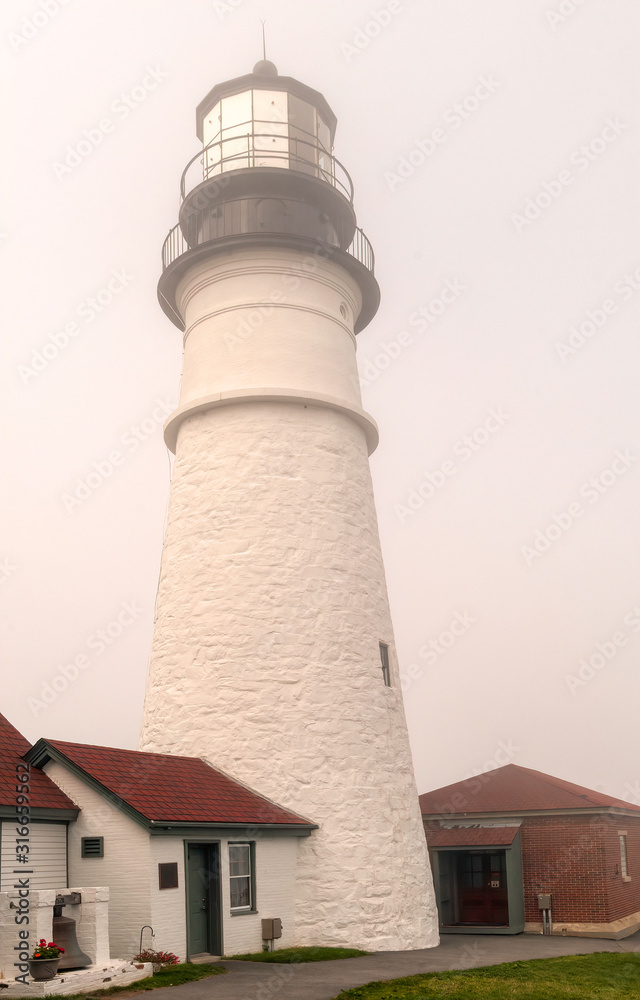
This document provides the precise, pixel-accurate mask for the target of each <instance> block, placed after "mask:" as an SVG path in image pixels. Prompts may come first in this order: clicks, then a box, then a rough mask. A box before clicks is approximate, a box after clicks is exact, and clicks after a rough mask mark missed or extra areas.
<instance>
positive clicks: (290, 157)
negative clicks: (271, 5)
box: [196, 60, 346, 193]
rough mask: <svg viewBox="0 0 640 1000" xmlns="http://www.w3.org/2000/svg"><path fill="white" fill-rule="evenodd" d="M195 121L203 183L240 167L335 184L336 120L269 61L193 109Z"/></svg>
mask: <svg viewBox="0 0 640 1000" xmlns="http://www.w3.org/2000/svg"><path fill="white" fill-rule="evenodd" d="M196 120H197V132H198V138H200V139H201V140H202V142H203V146H204V151H205V157H204V174H205V178H206V177H210V176H213V175H215V174H219V173H222V172H224V171H228V170H238V169H242V168H243V167H279V168H289V169H292V170H301V171H302V172H304V173H309V174H311V175H312V176H315V177H320V178H321V179H323V180H325V181H328V182H329V183H335V180H336V178H335V170H334V167H333V157H332V155H331V150H332V146H333V136H334V133H335V126H336V119H335V115H334V114H333V112H332V111H331V108H330V107H329V105H328V104H327V102H326V101H325V99H324V97H323V96H322V95H321V94H319V93H318V92H317V91H315V90H312V89H311V87H307V86H305V85H304V84H301V83H299V82H298V81H297V80H293V79H291V78H290V77H279V76H278V73H277V70H276V67H275V66H274V64H273V63H272V62H269V61H268V60H263V61H262V62H259V63H258V64H257V65H256V66H255V67H254V70H253V73H252V74H250V76H249V77H240V78H239V79H236V80H231V81H229V82H228V83H226V84H221V85H220V86H218V87H215V88H214V89H213V90H212V91H211V92H210V93H209V94H208V95H207V97H206V98H205V99H204V101H202V102H201V104H200V105H199V106H198V109H197V112H196ZM339 183H340V182H339ZM345 193H346V191H345Z"/></svg>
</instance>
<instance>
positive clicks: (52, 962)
mask: <svg viewBox="0 0 640 1000" xmlns="http://www.w3.org/2000/svg"><path fill="white" fill-rule="evenodd" d="M59 961H60V959H59V958H30V959H29V975H30V976H31V978H32V979H35V980H36V982H43V980H45V979H53V978H54V976H55V974H56V973H57V971H58V962H59Z"/></svg>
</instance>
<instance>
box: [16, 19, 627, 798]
mask: <svg viewBox="0 0 640 1000" xmlns="http://www.w3.org/2000/svg"><path fill="white" fill-rule="evenodd" d="M0 16H1V18H2V30H1V34H2V45H3V47H4V58H3V60H2V64H3V72H4V73H5V75H6V76H7V78H8V84H9V86H10V96H9V98H8V99H7V100H6V102H5V119H4V132H5V139H6V141H5V183H4V185H3V187H4V195H5V200H4V206H3V213H2V219H1V222H0V228H1V231H2V241H1V244H0V252H1V253H2V255H3V264H4V268H3V270H4V276H5V285H4V294H3V298H2V305H3V311H4V323H3V331H4V363H3V365H2V393H3V404H4V410H3V420H2V428H3V438H2V456H3V471H4V478H3V482H4V491H3V509H2V530H3V537H2V543H1V546H0V559H1V560H2V562H1V566H0V579H1V580H2V598H3V600H2V663H3V668H2V669H3V683H2V700H1V704H0V711H2V712H3V714H5V715H6V716H7V717H8V718H9V719H10V721H11V722H12V723H13V724H14V725H16V726H17V727H18V728H19V729H20V730H21V731H22V732H23V733H24V734H25V735H26V736H27V737H28V738H29V739H31V740H35V739H37V738H38V737H40V736H45V737H51V738H58V739H67V740H75V741H79V742H94V743H98V744H105V745H115V746H125V747H135V746H136V745H137V740H138V733H139V726H140V717H141V711H142V699H143V693H144V685H145V679H146V671H147V666H148V658H149V649H150V642H151V634H152V623H153V609H154V600H155V592H156V586H157V578H158V571H159V563H160V555H161V547H162V535H163V526H164V519H165V513H166V506H167V498H168V490H169V477H170V462H169V458H168V455H167V451H166V448H165V446H164V444H163V441H162V434H161V426H162V423H163V421H164V420H165V419H166V414H167V412H168V411H170V410H171V409H172V408H173V406H174V405H175V403H176V401H177V398H178V387H179V378H180V365H181V336H180V333H179V332H178V331H177V329H176V328H175V327H174V326H173V325H172V324H171V323H170V322H169V321H168V320H167V319H166V317H165V316H164V314H163V313H162V312H161V310H160V308H159V306H158V304H157V301H156V283H157V279H158V276H159V273H160V249H161V246H162V242H163V240H164V238H165V236H166V234H167V232H168V230H169V229H170V228H171V227H172V226H173V225H174V224H175V223H176V221H177V209H178V184H179V179H180V174H181V172H182V169H183V167H184V166H185V164H186V163H187V161H188V160H189V159H190V158H191V157H192V156H193V155H194V153H196V152H197V150H198V140H197V138H196V136H195V114H194V112H195V107H196V105H197V104H198V102H199V101H200V100H201V99H202V98H203V97H204V95H205V94H206V93H207V92H208V91H209V90H210V89H211V87H212V86H214V84H216V83H219V82H221V81H224V80H226V79H229V78H232V77H235V76H239V75H242V74H244V73H247V72H250V71H251V68H252V66H253V65H254V63H255V62H256V61H257V60H258V59H259V58H260V57H261V39H260V31H261V28H260V18H266V21H267V24H266V28H267V55H268V57H269V58H270V59H272V60H273V61H274V62H275V63H276V65H277V66H278V69H279V71H280V73H281V74H282V75H288V76H293V77H295V78H297V79H300V80H301V81H303V82H304V83H306V84H308V85H309V86H311V87H313V88H315V89H317V90H319V91H321V92H322V93H323V94H324V95H325V97H326V98H327V100H328V102H329V104H330V105H331V107H332V108H333V110H334V111H335V113H336V114H337V116H338V129H337V134H336V148H335V153H336V155H337V157H338V158H339V159H340V160H341V161H342V162H343V163H344V164H345V166H346V167H347V169H348V170H349V172H350V174H351V176H352V178H353V181H354V185H355V207H356V211H357V215H358V223H359V225H361V226H362V227H363V228H364V230H365V232H366V233H367V235H368V236H369V238H370V239H371V241H372V243H373V246H374V249H375V253H376V276H377V278H378V281H379V283H380V286H381V290H382V304H381V308H380V311H379V312H378V314H377V316H376V318H375V319H374V321H373V322H372V323H371V325H370V326H369V327H368V328H367V329H366V330H365V331H363V332H362V333H361V334H360V335H359V337H358V345H359V350H358V357H359V366H360V371H361V375H362V383H363V387H362V392H363V400H364V406H365V408H366V409H367V410H368V411H369V412H370V413H371V414H372V415H373V416H374V418H375V419H376V421H377V422H378V424H379V427H380V434H381V442H380V446H379V448H378V450H377V452H376V453H375V454H374V456H373V457H372V473H373V477H374V487H375V494H376V502H377V507H378V516H379V522H380V532H381V537H382V544H383V552H384V555H385V564H386V571H387V579H388V585H389V591H390V598H391V605H392V612H393V616H394V624H395V631H396V641H397V647H398V654H399V658H400V663H401V672H402V675H403V677H404V687H405V689H406V693H405V702H406V709H407V719H408V724H409V729H410V736H411V743H412V749H413V754H414V762H415V770H416V779H417V784H418V790H419V791H420V792H423V791H426V790H428V789H431V788H436V787H438V786H440V785H444V784H447V783H449V782H452V781H456V780H458V779H460V778H463V777H465V776H466V775H468V774H470V773H472V772H474V771H479V770H480V769H483V768H487V767H490V766H496V765H499V764H502V763H507V762H513V763H517V764H522V765H524V766H527V767H533V768H537V769H539V770H542V771H545V772H548V773H551V774H555V775H558V776H560V777H563V778H566V779H568V780H572V781H576V782H578V783H581V784H585V785H587V786H589V787H591V788H597V789H602V790H604V791H607V792H608V793H610V794H613V795H617V796H619V797H622V798H627V799H632V800H633V801H636V802H638V803H640V770H639V766H638V745H637V717H638V693H639V690H638V689H639V684H638V670H637V652H638V634H639V631H640V612H639V611H638V606H639V605H640V599H639V595H638V589H637V581H636V575H635V566H636V552H637V516H636V509H637V466H638V462H637V456H638V451H637V438H636V430H635V419H634V417H635V414H634V406H633V400H634V398H635V394H636V390H637V375H636V365H637V351H636V347H635V343H636V337H635V324H634V321H635V322H637V314H638V301H639V297H640V296H639V292H640V269H639V267H640V254H639V252H638V244H637V238H636V233H637V231H638V212H637V187H636V184H635V174H636V171H637V162H638V156H637V152H638V149H637V147H638V138H637V135H638V129H637V110H636V107H635V101H634V94H635V92H637V84H638V80H637V75H638V74H637V71H636V69H635V62H636V61H637V60H635V51H634V49H635V36H636V32H637V23H636V22H637V20H638V15H637V5H636V4H635V3H633V2H632V0H616V2H615V3H611V2H606V0H584V2H583V3H582V4H578V3H577V2H576V0H573V2H572V0H555V2H554V0H548V2H547V0H518V3H513V0H484V2H482V3H478V2H477V0H426V2H425V0H421V2H419V3H418V0H413V2H409V0H404V2H403V3H400V2H398V0H396V2H394V0H391V2H388V3H386V4H385V3H379V4H374V3H369V2H356V0H347V2H345V0H339V2H338V0H321V2H318V0H312V2H309V0H307V2H305V3H293V0H286V2H285V0H267V2H258V0H232V2H229V3H223V2H220V3H215V2H212V0H208V2H205V0H184V2H180V3H169V2H166V0H165V2H162V3H161V2H158V0H155V2H153V3H152V2H151V0H135V2H133V3H132V2H131V0H129V2H126V3H125V2H124V0H110V2H108V3H107V2H105V0H92V2H91V3H82V2H80V0H68V2H67V3H66V4H61V5H60V6H59V7H57V6H56V0H41V2H37V0H30V2H22V0H20V2H12V3H8V4H5V5H3V8H2V11H1V12H0ZM79 150H80V152H79ZM51 345H52V346H51ZM88 483H89V484H90V485H87V484H88ZM92 484H96V485H92ZM74 499H75V502H74ZM114 623H115V624H114ZM454 623H456V624H455V628H453V629H452V628H451V626H452V625H453V624H454ZM74 670H75V673H74ZM61 678H62V679H61ZM65 681H66V683H65ZM55 686H57V688H58V689H59V690H58V691H56V690H55ZM63 689H64V690H63ZM46 692H49V695H48V700H49V702H50V703H48V704H46V703H45V702H46V698H45V694H46Z"/></svg>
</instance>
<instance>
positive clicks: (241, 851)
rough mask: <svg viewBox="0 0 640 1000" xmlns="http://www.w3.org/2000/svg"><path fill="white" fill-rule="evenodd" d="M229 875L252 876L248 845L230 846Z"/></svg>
mask: <svg viewBox="0 0 640 1000" xmlns="http://www.w3.org/2000/svg"><path fill="white" fill-rule="evenodd" d="M229 874H230V875H250V874H251V862H250V848H249V845H248V844H229Z"/></svg>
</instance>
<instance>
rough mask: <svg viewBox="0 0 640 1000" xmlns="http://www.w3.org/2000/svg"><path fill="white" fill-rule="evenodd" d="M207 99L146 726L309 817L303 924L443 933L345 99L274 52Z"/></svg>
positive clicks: (301, 931) (179, 258) (325, 932)
mask: <svg viewBox="0 0 640 1000" xmlns="http://www.w3.org/2000/svg"><path fill="white" fill-rule="evenodd" d="M196 118H197V132H198V137H199V138H200V139H201V140H202V142H203V146H204V150H203V151H202V150H201V151H200V152H199V153H198V154H197V155H196V156H195V157H194V158H193V160H192V161H191V162H190V163H189V164H188V165H187V168H186V169H185V172H184V174H183V177H182V185H181V208H180V221H179V223H178V225H177V226H176V227H175V228H174V229H173V230H172V231H171V233H170V234H169V236H168V237H167V240H166V243H165V245H164V249H163V265H164V271H163V274H162V278H161V279H160V283H159V298H160V302H161V305H162V308H163V309H164V311H165V312H166V313H167V315H168V316H169V318H170V319H171V320H172V321H173V322H174V323H175V325H176V326H178V327H179V329H181V330H183V331H184V369H183V376H182V387H181V394H180V404H179V406H178V408H177V410H176V411H175V413H173V414H172V415H171V417H170V418H169V420H168V421H167V424H166V428H165V437H166V441H167V444H168V446H169V447H170V448H171V449H172V450H174V451H175V456H176V457H175V464H174V469H173V477H172V484H171V498H170V506H169V513H168V521H167V527H166V534H165V543H164V551H163V556H162V569H161V575H160V584H159V591H158V598H157V606H156V620H155V631H154V639H153V648H152V654H151V667H150V675H149V681H148V688H147V695H146V701H145V713H144V721H143V731H142V738H141V744H140V746H141V748H142V749H144V750H153V751H159V752H165V753H182V754H193V755H199V756H206V757H207V758H208V759H210V760H211V761H212V762H213V763H214V764H217V765H218V766H220V767H221V768H223V769H224V770H226V771H227V772H229V773H231V774H232V775H234V776H235V777H237V778H239V779H240V780H241V781H243V782H245V783H246V784H248V785H251V786H252V787H253V788H255V789H256V790H257V791H259V792H261V793H262V794H264V795H267V796H269V797H270V798H272V799H275V800H276V801H277V802H279V803H281V804H282V805H285V806H288V807H291V808H292V809H294V810H295V811H296V812H298V813H301V814H302V815H305V816H307V817H308V818H310V819H311V820H312V821H313V822H315V823H317V824H318V825H319V829H318V830H317V831H316V832H314V834H313V835H312V836H311V837H310V838H308V839H305V840H303V841H301V848H300V857H299V860H298V889H297V900H296V929H295V937H296V941H297V943H298V944H344V945H352V946H360V947H364V948H371V949H377V950H379V949H410V948H424V947H429V946H432V945H435V944H437V942H438V935H437V918H436V911H435V903H434V898H433V889H432V884H431V874H430V870H429V865H428V857H427V849H426V843H425V835H424V832H423V828H422V822H421V817H420V812H419V806H418V795H417V791H416V786H415V779H414V776H413V768H412V762H411V754H410V750H409V741H408V737H407V727H406V722H405V716H404V709H403V703H402V694H401V689H400V680H399V675H398V667H397V661H396V653H395V646H394V640H393V630H392V625H391V616H390V612H389V603H388V598H387V590H386V583H385V575H384V567H383V562H382V555H381V551H380V543H379V538H378V529H377V522H376V513H375V507H374V501H373V492H372V486H371V478H370V472H369V462H368V455H369V454H370V453H371V452H372V451H373V449H374V448H375V446H376V443H377V430H376V425H375V423H374V421H373V420H372V419H371V417H370V416H369V415H368V414H367V413H365V412H364V411H363V409H362V402H361V398H360V389H359V382H358V374H357V369H356V356H355V350H356V340H355V334H356V333H357V332H358V331H359V330H362V329H363V327H365V326H366V325H367V323H369V321H370V320H371V318H372V316H373V315H374V314H375V312H376V309H377V307H378V301H379V290H378V285H377V283H376V280H375V278H374V276H373V251H372V249H371V245H370V244H369V241H368V240H367V238H366V237H365V235H364V233H363V232H362V231H361V230H360V229H357V228H356V219H355V214H354V210H353V203H352V193H353V192H352V185H351V180H350V178H349V175H348V174H347V173H346V171H345V170H344V168H343V167H341V165H340V164H339V162H338V161H337V160H336V159H335V158H334V156H333V154H332V148H333V137H334V132H335V125H336V119H335V116H334V114H333V112H332V111H331V109H330V108H329V106H328V104H327V102H326V101H325V99H324V98H323V97H322V95H321V94H319V93H318V92H317V91H315V90H312V89H311V88H309V87H307V86H305V85H304V84H301V83H299V82H298V81H297V80H294V79H292V78H290V77H282V76H278V74H277V70H276V67H275V66H274V65H273V63H270V62H268V61H263V62H260V63H258V64H257V65H256V66H255V68H254V71H253V73H251V74H248V75H246V76H243V77H239V78H237V79H235V80H230V81H228V82H227V83H223V84H220V85H218V86H216V87H214V89H213V90H212V91H211V92H210V93H209V94H208V95H207V97H206V98H205V99H204V100H203V101H202V103H201V104H200V105H199V106H198V109H197V114H196ZM194 172H197V174H198V176H197V178H196V180H195V181H194V180H193V179H192V175H193V174H194Z"/></svg>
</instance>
